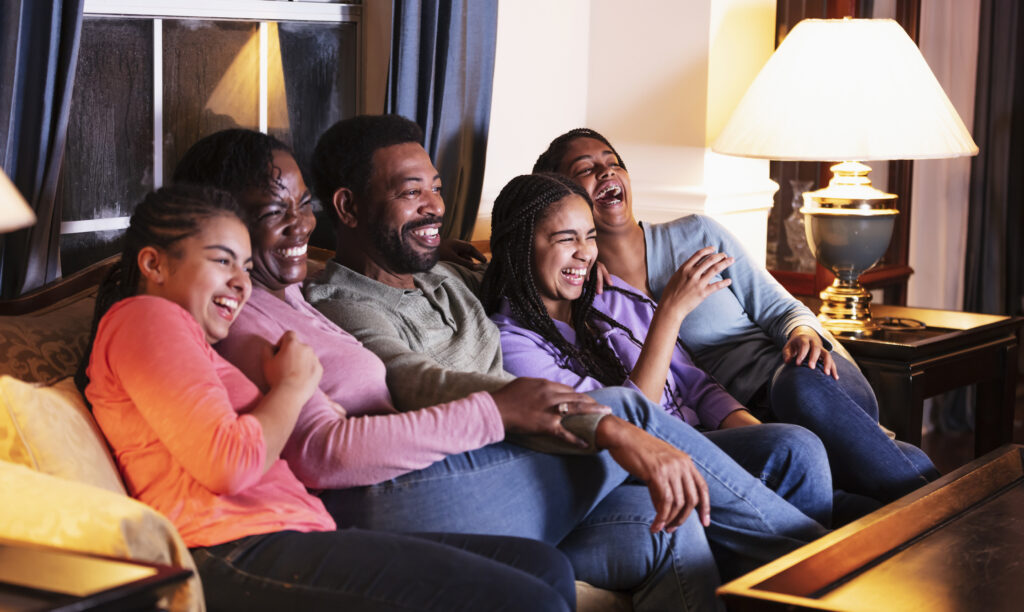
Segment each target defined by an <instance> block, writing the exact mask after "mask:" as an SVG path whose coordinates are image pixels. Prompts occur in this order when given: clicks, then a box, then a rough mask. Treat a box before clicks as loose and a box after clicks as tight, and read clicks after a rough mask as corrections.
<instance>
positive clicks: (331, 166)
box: [310, 115, 423, 210]
mask: <svg viewBox="0 0 1024 612" xmlns="http://www.w3.org/2000/svg"><path fill="white" fill-rule="evenodd" d="M408 142H415V143H417V144H423V130H422V129H420V126H418V125H416V123H415V122H413V121H410V120H409V119H406V118H405V117H402V116H401V115H360V116H357V117H351V118H349V119H342V120H341V121H339V122H337V123H335V124H334V125H332V126H331V127H329V128H327V131H326V132H324V133H323V134H322V135H321V136H320V139H319V140H318V141H317V143H316V148H315V149H314V150H313V160H312V162H311V166H312V168H311V172H310V175H311V177H312V179H313V194H314V195H316V197H317V198H318V199H319V200H320V201H321V202H323V203H324V208H325V209H328V210H334V207H332V206H330V205H329V203H330V202H331V201H332V200H333V199H334V192H336V191H337V190H338V189H340V188H342V187H345V188H346V189H351V190H352V193H354V194H356V195H357V196H364V195H366V191H367V189H368V188H369V184H370V175H371V174H372V172H373V154H374V153H375V152H376V151H377V149H383V148H385V147H390V146H393V145H399V144H405V143H408Z"/></svg>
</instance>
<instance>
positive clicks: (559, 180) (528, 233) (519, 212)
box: [480, 173, 629, 386]
mask: <svg viewBox="0 0 1024 612" xmlns="http://www.w3.org/2000/svg"><path fill="white" fill-rule="evenodd" d="M573 195H575V196H578V197H580V198H582V199H583V201H584V202H586V203H587V205H588V206H590V207H591V208H593V203H592V202H591V201H590V196H588V195H587V192H586V191H584V190H583V189H582V188H581V187H580V186H578V185H577V184H576V183H574V182H572V181H571V180H569V179H568V178H566V177H564V176H561V175H559V174H551V173H543V174H531V175H523V176H517V177H516V178H514V179H512V180H511V181H509V183H508V184H507V185H505V187H504V188H503V189H502V190H501V193H499V194H498V197H497V198H496V199H495V200H494V210H493V212H492V216H491V256H492V258H491V263H490V265H489V266H488V267H487V272H486V273H485V274H484V279H483V284H482V286H481V289H480V293H481V296H482V297H481V299H482V301H483V304H484V308H485V309H486V310H487V312H488V314H493V313H494V312H495V311H497V310H498V307H499V306H500V305H501V300H502V298H505V299H507V300H508V303H509V307H510V308H511V310H512V316H513V317H514V318H515V319H516V321H518V322H519V323H520V324H521V325H523V326H524V327H526V328H527V329H529V330H531V331H533V332H535V333H538V334H540V335H541V336H542V337H543V338H544V339H545V340H547V341H548V342H550V343H551V344H553V345H554V346H555V348H556V349H558V351H559V352H560V354H561V355H563V356H564V360H562V361H560V365H561V366H562V367H563V368H565V369H568V370H572V371H574V372H576V373H577V374H579V375H581V376H592V377H593V378H596V379H597V380H599V381H601V383H602V384H604V385H609V386H610V385H621V384H622V382H623V381H624V380H625V379H626V378H627V377H628V376H629V372H628V371H627V370H626V368H625V367H623V365H622V363H621V362H620V361H619V359H618V357H616V356H615V353H614V352H612V350H611V348H610V347H609V346H607V345H606V344H605V343H604V342H603V341H601V340H600V338H599V336H598V334H596V333H594V330H593V329H592V328H591V323H592V322H593V321H595V320H601V321H605V322H609V323H611V324H613V325H616V326H617V327H621V326H620V325H618V324H617V323H615V322H614V321H610V320H609V318H608V317H606V316H605V315H604V314H603V313H600V312H598V311H597V310H595V309H594V308H593V304H594V296H595V295H596V293H597V290H596V285H597V279H596V277H595V276H594V275H593V274H591V275H589V276H588V277H587V279H586V280H585V281H584V283H583V293H582V295H580V297H579V298H577V299H576V300H574V301H573V303H572V310H571V318H570V324H571V325H572V328H573V329H574V330H575V331H576V338H577V342H579V346H576V345H575V344H572V343H571V342H569V341H568V340H566V339H565V337H564V336H562V334H561V333H560V332H559V331H558V328H557V327H555V322H554V320H552V318H551V317H550V316H549V315H548V311H547V309H546V308H545V307H544V303H543V301H541V298H540V294H539V293H538V292H537V285H536V282H535V281H534V278H533V257H534V253H533V239H534V232H535V231H536V228H537V225H538V224H539V223H541V222H542V221H544V219H546V218H547V217H548V216H549V215H551V214H553V213H554V212H555V210H556V208H555V207H553V206H552V205H553V204H555V203H556V202H559V201H560V200H562V199H564V198H566V197H569V196H573Z"/></svg>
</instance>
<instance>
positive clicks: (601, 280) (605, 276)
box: [590, 261, 615, 295]
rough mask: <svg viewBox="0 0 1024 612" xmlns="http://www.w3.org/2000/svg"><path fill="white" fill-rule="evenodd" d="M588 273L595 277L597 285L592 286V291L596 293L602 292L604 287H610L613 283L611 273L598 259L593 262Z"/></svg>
mask: <svg viewBox="0 0 1024 612" xmlns="http://www.w3.org/2000/svg"><path fill="white" fill-rule="evenodd" d="M590 273H591V274H593V275H594V276H595V277H596V278H597V285H595V286H594V291H595V292H596V293H597V294H598V295H601V294H602V293H603V292H604V288H605V287H611V286H612V285H614V284H615V283H613V282H612V273H611V272H609V271H608V268H606V267H605V265H604V264H603V263H601V262H599V261H595V262H594V269H593V270H591V271H590Z"/></svg>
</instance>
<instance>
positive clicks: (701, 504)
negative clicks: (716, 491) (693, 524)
mask: <svg viewBox="0 0 1024 612" xmlns="http://www.w3.org/2000/svg"><path fill="white" fill-rule="evenodd" d="M693 477H694V481H695V482H696V484H697V494H698V497H699V500H698V501H697V516H699V517H700V524H701V525H704V526H705V527H709V526H711V493H710V492H709V491H708V483H707V482H706V481H705V480H704V477H703V476H701V475H700V472H699V471H697V466H693Z"/></svg>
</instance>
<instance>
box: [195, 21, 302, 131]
mask: <svg viewBox="0 0 1024 612" xmlns="http://www.w3.org/2000/svg"><path fill="white" fill-rule="evenodd" d="M266 61H267V92H266V94H267V129H268V130H284V131H287V130H289V127H290V126H289V121H288V101H287V98H286V97H285V82H284V65H283V64H282V62H281V39H280V37H279V32H278V27H277V24H276V23H272V22H271V23H267V57H266ZM259 73H260V35H259V30H257V31H255V32H253V34H252V36H250V37H249V40H248V41H246V43H245V45H244V46H242V48H241V49H240V50H239V51H238V54H237V55H235V58H234V59H233V60H232V61H231V65H230V66H228V69H227V71H225V72H224V76H222V77H221V79H220V80H219V81H218V82H217V85H216V87H214V89H213V93H211V94H210V98H209V99H208V100H207V101H206V105H205V106H204V107H203V108H204V110H208V111H210V112H212V113H214V114H216V115H227V116H229V117H231V118H233V119H235V120H236V122H237V123H239V124H242V123H245V122H244V121H242V118H243V117H247V116H249V114H250V113H251V109H252V101H253V100H256V99H259V96H260V79H259Z"/></svg>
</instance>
